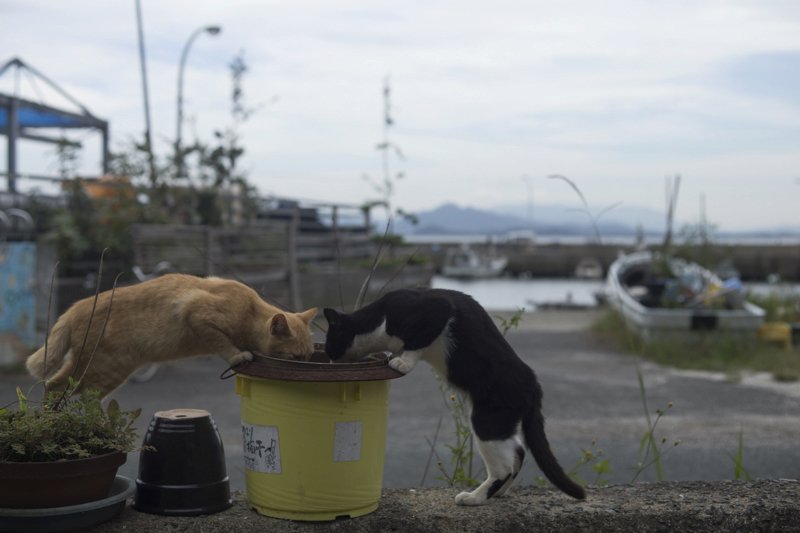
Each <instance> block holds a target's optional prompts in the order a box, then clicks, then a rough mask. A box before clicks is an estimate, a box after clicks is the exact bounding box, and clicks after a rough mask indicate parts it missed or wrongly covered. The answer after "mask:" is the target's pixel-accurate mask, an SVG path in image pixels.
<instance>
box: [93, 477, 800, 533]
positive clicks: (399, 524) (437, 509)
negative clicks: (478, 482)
mask: <svg viewBox="0 0 800 533" xmlns="http://www.w3.org/2000/svg"><path fill="white" fill-rule="evenodd" d="M456 492H457V491H455V490H452V489H386V490H384V492H383V496H382V498H381V501H380V505H379V507H378V510H377V511H375V512H373V513H371V514H368V515H366V516H363V517H359V518H354V519H350V520H348V519H344V520H339V521H336V522H292V521H287V520H279V519H274V518H268V517H264V516H261V515H258V514H256V513H255V512H254V511H252V510H250V509H249V508H248V506H247V502H246V501H245V500H244V496H243V495H242V494H241V493H236V494H235V495H234V500H235V504H234V506H233V507H232V508H231V509H229V510H227V511H224V512H221V513H217V514H214V515H209V516H198V517H180V518H178V517H163V516H157V515H149V514H144V513H139V512H137V511H134V510H133V509H131V508H130V507H127V508H126V509H125V510H124V511H123V513H122V515H121V516H120V517H119V518H116V519H114V520H113V521H111V522H107V523H106V524H103V525H101V526H98V527H96V528H94V529H92V530H91V531H92V533H106V532H118V531H132V532H133V531H135V532H162V531H171V532H179V531H187V532H188V531H191V532H193V533H202V532H213V531H224V532H226V533H238V532H249V531H287V532H318V531H340V532H347V533H359V532H377V531H397V532H403V533H412V532H445V533H450V532H452V533H461V532H470V531H482V532H495V531H496V532H498V533H500V532H502V533H505V532H509V531H581V532H585V531H592V532H626V533H627V532H631V531H637V532H639V531H664V532H667V531H670V532H671V531H698V532H699V531H713V532H721V531H748V532H751V531H800V483H798V482H797V481H795V480H769V481H754V482H733V481H723V482H701V481H691V482H673V483H640V484H635V485H618V486H611V487H605V488H590V490H589V494H588V497H587V499H586V500H585V501H582V502H581V501H576V500H573V499H570V498H569V497H567V496H565V495H564V494H562V493H560V492H558V491H555V490H552V489H544V488H534V487H522V488H512V489H511V490H510V491H509V493H508V495H507V496H505V497H503V498H497V499H495V500H492V501H491V502H490V503H489V504H488V505H485V506H483V507H459V506H457V505H455V504H454V503H453V497H454V495H455V494H456Z"/></svg>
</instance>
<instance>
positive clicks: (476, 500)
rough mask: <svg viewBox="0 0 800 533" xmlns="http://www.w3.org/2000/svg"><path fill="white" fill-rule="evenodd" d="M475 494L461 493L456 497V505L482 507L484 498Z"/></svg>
mask: <svg viewBox="0 0 800 533" xmlns="http://www.w3.org/2000/svg"><path fill="white" fill-rule="evenodd" d="M475 492H477V491H474V492H462V493H459V495H458V496H456V504H457V505H483V504H484V503H486V498H484V497H482V496H480V495H476V494H475Z"/></svg>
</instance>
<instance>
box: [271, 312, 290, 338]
mask: <svg viewBox="0 0 800 533" xmlns="http://www.w3.org/2000/svg"><path fill="white" fill-rule="evenodd" d="M269 332H270V333H271V334H273V335H277V336H279V337H285V336H287V335H290V334H291V330H290V329H289V323H288V322H287V321H286V315H284V314H283V313H278V314H277V315H275V316H273V317H272V318H271V319H270V321H269Z"/></svg>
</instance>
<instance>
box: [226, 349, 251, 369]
mask: <svg viewBox="0 0 800 533" xmlns="http://www.w3.org/2000/svg"><path fill="white" fill-rule="evenodd" d="M252 360H253V354H252V352H239V353H237V354H236V355H234V356H231V357H229V358H228V363H230V365H231V366H237V365H241V364H242V363H246V362H248V361H252Z"/></svg>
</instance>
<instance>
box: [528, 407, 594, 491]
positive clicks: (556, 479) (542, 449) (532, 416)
mask: <svg viewBox="0 0 800 533" xmlns="http://www.w3.org/2000/svg"><path fill="white" fill-rule="evenodd" d="M522 434H523V435H524V436H525V444H526V445H527V446H528V449H529V450H530V451H531V453H532V454H533V458H534V459H535V460H536V464H537V465H539V469H540V470H541V471H542V473H543V474H544V475H545V477H546V478H547V479H549V480H550V482H551V483H553V485H555V486H556V487H558V488H559V489H561V490H562V491H564V492H565V493H566V494H569V495H570V496H572V497H573V498H577V499H579V500H583V499H584V498H586V491H585V490H583V487H582V486H580V485H578V484H577V483H575V482H574V481H573V480H572V479H570V477H569V476H568V475H567V474H566V473H564V469H563V468H561V465H560V464H558V460H557V459H556V457H555V456H554V455H553V452H552V450H550V443H549V442H548V441H547V436H546V435H545V433H544V417H543V416H542V414H541V413H540V412H538V411H536V410H533V409H532V410H531V411H529V412H528V413H527V414H526V415H525V417H523V419H522Z"/></svg>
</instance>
